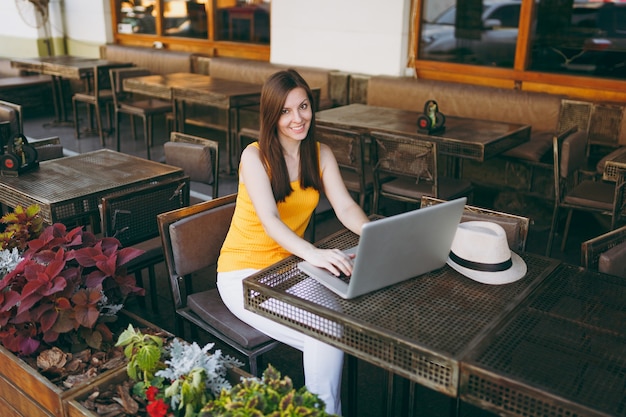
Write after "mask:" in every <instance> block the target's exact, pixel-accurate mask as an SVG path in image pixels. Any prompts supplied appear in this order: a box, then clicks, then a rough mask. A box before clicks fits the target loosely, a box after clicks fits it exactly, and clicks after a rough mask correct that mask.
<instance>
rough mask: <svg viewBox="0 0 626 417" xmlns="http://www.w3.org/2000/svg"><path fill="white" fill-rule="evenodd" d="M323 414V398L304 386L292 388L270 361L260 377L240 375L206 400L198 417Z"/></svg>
mask: <svg viewBox="0 0 626 417" xmlns="http://www.w3.org/2000/svg"><path fill="white" fill-rule="evenodd" d="M264 416H267V417H325V416H329V414H328V413H326V411H325V404H324V402H323V401H322V400H321V399H319V397H318V396H317V395H315V394H313V393H311V392H309V391H308V390H307V389H306V387H302V388H300V389H298V390H296V389H294V387H293V383H292V381H291V379H290V378H289V377H287V376H286V377H284V378H283V379H281V375H280V372H278V371H277V370H276V369H275V368H274V367H272V366H271V365H270V366H268V368H267V369H266V370H265V372H263V377H262V378H261V379H258V378H248V379H243V380H242V381H241V382H240V383H239V384H237V385H235V386H234V387H233V388H232V389H230V390H222V392H221V394H220V396H219V397H218V398H216V399H215V400H213V401H209V402H208V403H207V404H206V405H205V406H204V407H203V408H202V410H201V411H200V417H264Z"/></svg>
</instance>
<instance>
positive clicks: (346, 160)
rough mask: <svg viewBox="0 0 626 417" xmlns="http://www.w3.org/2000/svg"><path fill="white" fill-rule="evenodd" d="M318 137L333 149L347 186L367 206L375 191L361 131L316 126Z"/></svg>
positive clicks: (360, 202)
mask: <svg viewBox="0 0 626 417" xmlns="http://www.w3.org/2000/svg"><path fill="white" fill-rule="evenodd" d="M315 136H316V139H317V140H318V141H319V142H321V143H324V144H326V145H328V146H329V147H330V149H332V151H333V154H334V155H335V159H336V160H337V164H338V165H339V169H340V170H341V175H342V176H343V180H344V182H345V184H346V188H348V190H349V191H352V192H353V193H356V194H357V195H358V198H359V204H360V205H361V207H362V208H365V200H366V197H367V196H368V195H371V193H372V191H373V186H374V181H373V175H372V170H371V166H369V164H366V162H365V160H366V159H365V141H364V139H363V135H361V134H360V133H357V132H354V131H350V130H345V129H336V128H332V127H327V126H320V125H318V126H317V127H316V131H315Z"/></svg>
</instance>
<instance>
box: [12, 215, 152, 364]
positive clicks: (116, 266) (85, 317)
mask: <svg viewBox="0 0 626 417" xmlns="http://www.w3.org/2000/svg"><path fill="white" fill-rule="evenodd" d="M142 253H143V251H141V250H137V249H133V248H121V247H120V242H119V241H118V240H117V239H115V238H101V239H98V238H96V236H95V235H94V234H93V233H90V232H87V231H84V230H83V229H82V228H81V227H76V228H74V229H72V230H69V231H68V230H67V229H66V227H65V225H63V224H60V223H56V224H53V225H52V226H49V227H47V228H45V229H44V230H43V232H42V233H41V234H40V235H39V236H38V237H35V238H33V239H32V240H29V241H28V248H27V249H26V251H25V252H24V254H23V258H24V259H23V260H22V261H21V262H20V263H19V264H18V265H17V267H15V269H13V271H11V272H9V273H8V274H7V275H5V277H4V278H3V279H2V280H0V343H2V344H3V345H4V346H5V347H6V348H7V349H9V350H10V351H12V352H15V353H18V354H20V355H31V354H33V353H35V352H36V351H37V350H38V349H39V348H40V347H42V344H47V345H50V344H52V343H56V344H59V343H61V344H62V343H63V340H65V341H66V342H68V343H70V344H74V343H75V342H76V340H77V338H78V339H80V340H81V341H82V342H84V343H86V344H87V345H89V346H91V347H93V348H100V343H102V342H103V341H111V340H110V339H111V338H112V333H111V331H110V329H109V328H108V326H107V325H106V323H107V322H110V321H113V318H114V316H115V314H116V313H117V312H118V311H119V309H121V307H122V305H123V302H124V300H125V299H126V297H127V296H128V295H129V294H137V295H143V292H144V290H143V289H142V288H139V287H137V286H136V285H135V280H134V278H133V277H132V276H129V275H128V274H127V272H126V268H125V267H124V265H125V264H126V263H128V262H129V261H130V260H132V259H134V258H136V257H137V256H139V255H141V254H142ZM61 336H64V338H63V339H61V338H60V337H61Z"/></svg>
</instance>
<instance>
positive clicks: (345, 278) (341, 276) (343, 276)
mask: <svg viewBox="0 0 626 417" xmlns="http://www.w3.org/2000/svg"><path fill="white" fill-rule="evenodd" d="M337 278H339V279H340V280H342V281H343V282H345V283H346V284H348V283H349V282H350V275H346V274H344V273H343V272H341V273H339V275H338V276H337Z"/></svg>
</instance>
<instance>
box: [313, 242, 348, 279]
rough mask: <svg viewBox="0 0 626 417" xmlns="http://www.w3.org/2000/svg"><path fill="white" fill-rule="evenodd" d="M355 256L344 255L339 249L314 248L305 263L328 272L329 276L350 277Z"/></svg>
mask: <svg viewBox="0 0 626 417" xmlns="http://www.w3.org/2000/svg"><path fill="white" fill-rule="evenodd" d="M354 257H355V254H346V253H344V252H342V251H341V250H339V249H320V248H315V249H314V250H313V251H312V252H311V254H310V256H307V257H306V259H305V260H306V261H307V262H309V263H310V264H312V265H314V266H317V267H319V268H324V269H326V270H328V271H329V272H330V273H331V274H333V275H336V276H339V275H342V274H343V275H346V276H350V275H352V267H353V265H354Z"/></svg>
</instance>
